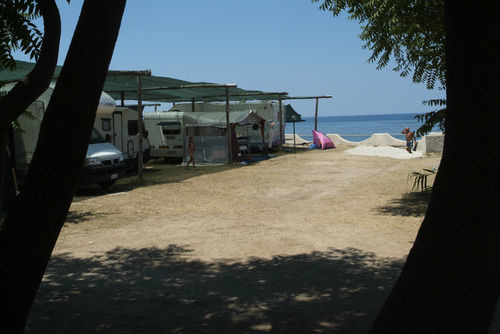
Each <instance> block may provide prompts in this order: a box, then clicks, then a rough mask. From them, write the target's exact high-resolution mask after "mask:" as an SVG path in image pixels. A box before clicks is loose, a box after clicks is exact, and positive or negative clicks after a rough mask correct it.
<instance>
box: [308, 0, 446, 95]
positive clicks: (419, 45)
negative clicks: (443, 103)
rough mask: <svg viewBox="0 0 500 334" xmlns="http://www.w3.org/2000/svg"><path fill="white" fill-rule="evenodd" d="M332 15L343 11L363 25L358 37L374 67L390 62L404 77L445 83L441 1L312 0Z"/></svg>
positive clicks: (432, 85) (431, 86) (428, 86)
mask: <svg viewBox="0 0 500 334" xmlns="http://www.w3.org/2000/svg"><path fill="white" fill-rule="evenodd" d="M312 2H322V3H321V5H320V6H319V8H320V9H322V10H325V11H326V10H328V11H330V12H332V13H333V15H334V16H338V15H339V14H340V13H341V12H342V11H346V12H347V13H348V14H349V18H350V19H352V20H356V21H359V22H360V23H361V24H363V26H362V32H361V34H360V38H361V40H363V41H365V42H366V44H365V45H364V46H363V47H364V48H365V49H369V50H371V51H372V55H371V56H370V58H368V61H369V62H377V69H380V68H383V67H385V66H387V65H388V64H389V61H390V58H391V56H392V57H394V61H395V62H396V67H395V68H394V70H395V71H398V72H400V75H401V76H403V77H406V76H408V75H409V74H410V73H412V72H413V81H414V82H418V83H419V82H425V83H426V85H427V88H429V89H433V88H434V87H435V85H436V83H439V84H440V85H441V86H443V87H444V86H446V82H445V49H444V41H445V31H444V0H370V1H366V0H312Z"/></svg>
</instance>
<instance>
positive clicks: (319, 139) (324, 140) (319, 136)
mask: <svg viewBox="0 0 500 334" xmlns="http://www.w3.org/2000/svg"><path fill="white" fill-rule="evenodd" d="M312 135H313V144H314V145H315V146H316V148H320V149H322V150H325V149H327V148H335V144H333V142H332V140H331V139H330V138H328V136H327V135H325V134H323V133H321V132H319V131H316V130H312Z"/></svg>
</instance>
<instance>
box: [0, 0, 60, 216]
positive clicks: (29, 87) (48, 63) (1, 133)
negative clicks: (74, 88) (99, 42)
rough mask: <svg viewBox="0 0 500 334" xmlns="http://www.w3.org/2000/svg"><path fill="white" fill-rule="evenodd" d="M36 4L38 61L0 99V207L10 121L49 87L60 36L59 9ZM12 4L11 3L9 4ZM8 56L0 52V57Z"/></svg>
mask: <svg viewBox="0 0 500 334" xmlns="http://www.w3.org/2000/svg"><path fill="white" fill-rule="evenodd" d="M37 5H38V9H39V11H40V15H41V16H42V18H43V26H44V35H43V43H42V46H41V48H40V54H39V57H38V61H37V63H36V65H35V67H34V68H33V70H32V71H31V72H30V73H29V74H28V75H27V76H26V77H25V78H23V80H21V81H20V82H18V83H17V84H16V85H15V86H14V88H12V90H11V91H10V92H9V93H8V94H7V95H6V96H4V97H2V98H1V99H0V208H1V207H2V195H3V191H2V189H3V175H4V174H3V167H4V161H3V159H4V151H5V143H6V140H7V134H8V129H9V127H10V124H11V123H12V122H13V121H14V120H15V119H16V118H17V117H19V116H20V115H21V114H22V113H23V112H24V111H25V110H26V108H28V106H29V105H30V104H31V103H32V102H33V101H35V99H36V98H37V97H38V96H40V95H41V94H42V93H43V92H44V91H45V90H46V89H47V88H48V87H49V84H50V81H51V80H52V76H53V74H54V69H55V68H56V65H57V55H58V53H59V38H60V35H61V20H60V17H59V10H58V9H57V5H56V4H55V1H54V0H39V1H37ZM11 6H13V5H12V4H11ZM16 14H18V13H16ZM11 15H12V14H11ZM5 33H6V34H8V33H7V32H5ZM21 35H22V34H21ZM18 38H20V37H18ZM26 38H28V37H25V39H24V40H22V43H24V44H26V43H28V41H27V40H26ZM7 56H8V55H4V54H3V53H2V54H1V57H7Z"/></svg>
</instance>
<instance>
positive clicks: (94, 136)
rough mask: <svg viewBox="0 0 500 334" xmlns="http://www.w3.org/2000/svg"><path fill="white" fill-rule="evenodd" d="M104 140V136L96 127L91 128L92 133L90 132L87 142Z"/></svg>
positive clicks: (103, 141)
mask: <svg viewBox="0 0 500 334" xmlns="http://www.w3.org/2000/svg"><path fill="white" fill-rule="evenodd" d="M105 142H106V140H105V139H104V137H103V136H102V135H101V134H100V133H99V132H98V131H97V129H96V128H93V129H92V133H91V134H90V139H89V144H98V143H105Z"/></svg>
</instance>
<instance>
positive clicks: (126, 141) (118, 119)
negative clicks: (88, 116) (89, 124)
mask: <svg viewBox="0 0 500 334" xmlns="http://www.w3.org/2000/svg"><path fill="white" fill-rule="evenodd" d="M137 118H138V117H137V110H135V109H132V108H128V107H115V108H114V109H110V108H102V109H100V110H99V109H98V110H97V113H96V119H95V123H94V127H95V128H96V129H97V131H98V132H99V133H100V134H101V135H102V136H103V137H104V138H105V139H106V141H108V142H110V143H111V144H113V145H114V146H116V147H118V149H120V150H121V151H122V153H123V156H124V159H125V163H126V164H127V169H129V170H136V169H137V158H138V156H139V152H138V151H139V136H138V134H139V122H138V121H137ZM142 152H143V155H142V157H143V161H144V162H147V161H148V160H149V157H150V148H149V141H148V135H147V132H146V131H144V135H143V139H142Z"/></svg>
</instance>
